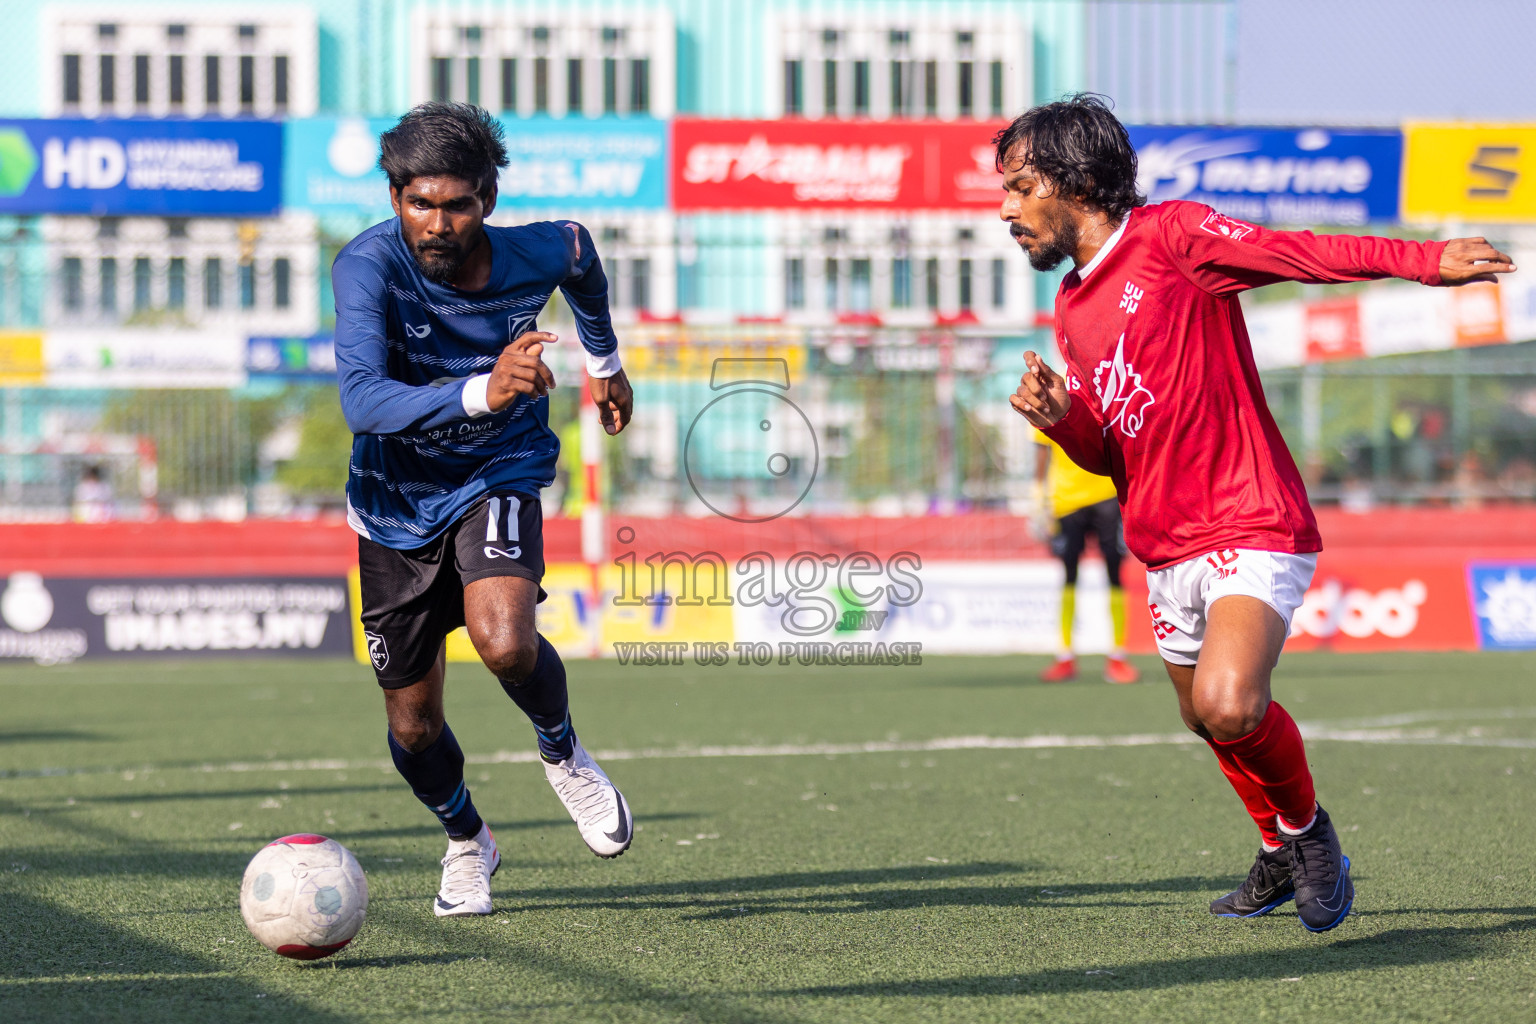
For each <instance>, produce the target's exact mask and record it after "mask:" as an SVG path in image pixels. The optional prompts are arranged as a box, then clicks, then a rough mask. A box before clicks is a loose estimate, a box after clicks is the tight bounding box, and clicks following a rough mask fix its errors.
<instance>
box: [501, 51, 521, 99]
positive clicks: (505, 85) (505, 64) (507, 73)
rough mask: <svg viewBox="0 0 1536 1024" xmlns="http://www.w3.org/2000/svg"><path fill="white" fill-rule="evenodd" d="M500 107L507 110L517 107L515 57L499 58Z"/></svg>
mask: <svg viewBox="0 0 1536 1024" xmlns="http://www.w3.org/2000/svg"><path fill="white" fill-rule="evenodd" d="M501 109H502V110H504V111H508V112H510V111H514V110H516V109H517V58H516V57H503V58H502V59H501Z"/></svg>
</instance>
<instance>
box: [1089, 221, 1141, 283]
mask: <svg viewBox="0 0 1536 1024" xmlns="http://www.w3.org/2000/svg"><path fill="white" fill-rule="evenodd" d="M1130 222H1131V215H1130V213H1129V212H1127V213H1126V215H1125V216H1124V217H1122V218H1121V220H1120V226H1119V227H1117V228H1115V233H1114V234H1112V235H1110V236H1109V238H1108V239H1106V240H1105V242H1104V244H1103V245H1101V246H1099V251H1098V252H1096V253H1094V254H1093V259H1091V260H1089V261H1088V262H1087V263H1084V264H1083V265H1082V266H1080V267H1078V268H1077V278H1078V280H1079V281H1081V280H1082V279H1083V278H1085V277H1087V276H1088V275H1089V274H1091V273H1093V268H1094V267H1097V266H1098V265H1099V264H1100V263H1103V262H1104V257H1106V256H1108V255H1109V250H1111V249H1113V248H1114V247H1115V243H1116V242H1118V241H1120V236H1121V235H1123V234H1125V228H1126V225H1128V224H1130Z"/></svg>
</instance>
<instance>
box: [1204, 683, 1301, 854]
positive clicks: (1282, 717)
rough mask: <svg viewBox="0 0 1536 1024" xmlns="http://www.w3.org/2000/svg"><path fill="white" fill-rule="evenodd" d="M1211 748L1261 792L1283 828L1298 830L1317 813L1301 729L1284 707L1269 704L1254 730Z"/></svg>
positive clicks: (1272, 702)
mask: <svg viewBox="0 0 1536 1024" xmlns="http://www.w3.org/2000/svg"><path fill="white" fill-rule="evenodd" d="M1212 745H1213V746H1215V747H1216V748H1217V749H1218V750H1219V751H1220V752H1221V753H1222V754H1225V755H1226V756H1227V757H1230V758H1231V759H1232V761H1233V763H1234V764H1236V766H1237V768H1238V770H1239V771H1240V772H1242V773H1243V774H1244V775H1245V776H1247V777H1248V778H1249V780H1251V781H1252V782H1253V783H1254V784H1255V785H1256V786H1258V787H1259V788H1260V789H1261V790H1263V791H1264V797H1265V799H1266V800H1268V801H1269V805H1270V806H1271V807H1273V808H1274V809H1275V813H1276V814H1278V815H1279V816H1280V822H1281V824H1283V825H1284V826H1285V827H1286V828H1288V829H1294V830H1296V831H1300V830H1301V829H1303V828H1306V827H1307V825H1308V824H1310V823H1311V821H1312V818H1313V815H1314V814H1315V812H1316V811H1317V796H1316V794H1315V793H1314V792H1313V789H1312V770H1311V769H1310V768H1308V767H1307V751H1306V748H1305V747H1304V746H1303V745H1302V742H1301V730H1299V729H1297V728H1296V722H1295V721H1294V720H1293V719H1292V718H1291V716H1290V715H1288V714H1286V712H1285V708H1282V707H1281V706H1280V705H1279V704H1278V703H1276V702H1274V701H1270V704H1269V710H1268V711H1266V712H1265V713H1264V720H1263V721H1262V722H1260V723H1259V727H1258V728H1257V729H1255V730H1253V732H1251V733H1249V734H1248V735H1246V736H1243V737H1240V738H1239V739H1235V740H1230V741H1227V742H1222V741H1220V740H1215V741H1213V743H1212ZM1223 761H1225V758H1223Z"/></svg>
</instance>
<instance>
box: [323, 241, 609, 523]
mask: <svg viewBox="0 0 1536 1024" xmlns="http://www.w3.org/2000/svg"><path fill="white" fill-rule="evenodd" d="M485 235H486V239H487V240H488V241H489V242H490V245H491V280H490V283H489V284H487V285H486V287H485V288H484V289H482V290H480V291H477V292H462V291H459V290H458V289H456V288H453V287H450V286H448V285H441V284H435V283H433V282H432V281H429V280H427V278H426V277H425V276H423V275H422V273H421V270H420V269H419V268H418V267H417V265H416V261H415V259H414V258H413V257H412V256H411V253H410V251H409V249H408V248H407V247H406V244H405V241H404V239H402V238H401V235H400V221H399V220H398V219H392V220H388V221H385V222H384V223H382V224H375V225H374V226H373V227H371V228H369V229H368V230H367V231H364V232H363V233H362V234H361V235H358V236H357V237H356V238H354V239H353V240H352V241H351V242H349V243H347V246H346V248H344V249H342V250H341V252H340V253H339V254H338V255H337V257H336V262H335V264H334V265H333V266H332V267H331V280H332V283H333V284H334V287H335V292H336V373H337V377H338V378H339V380H340V384H341V408H342V412H343V413H344V414H345V415H346V418H347V426H348V427H349V428H351V430H352V433H353V434H354V435H355V436H354V438H353V441H352V464H351V469H350V472H349V474H348V477H347V520H348V522H349V523H351V525H352V528H353V529H354V530H356V531H357V532H358V533H360V534H362V535H363V536H365V537H368V538H370V539H372V540H374V541H376V542H377V543H379V544H382V545H384V546H385V547H390V548H396V549H400V550H407V549H410V548H417V547H421V546H422V545H423V544H425V543H427V542H428V541H430V540H432V539H433V538H434V537H436V536H437V535H438V534H440V533H442V531H443V530H444V529H446V528H447V527H448V525H449V524H450V523H452V522H453V521H454V520H455V519H456V518H458V516H459V515H460V514H462V513H463V512H464V511H465V510H466V509H468V508H469V506H470V505H471V504H473V503H474V501H475V500H476V499H477V498H479V497H480V496H481V495H483V494H485V493H486V492H488V491H494V490H500V491H507V490H511V491H517V492H519V493H522V494H527V495H536V494H537V493H538V491H539V489H540V488H542V487H547V486H549V484H550V483H551V482H553V480H554V478H555V458H556V456H558V455H559V452H560V442H559V441H558V440H557V439H556V438H555V434H554V432H553V431H552V430H550V429H549V400H548V399H547V398H538V399H533V398H532V397H531V396H526V395H521V396H518V398H517V399H516V400H515V401H514V402H513V403H512V404H511V405H510V406H508V407H507V408H506V409H503V410H502V411H501V412H499V413H490V412H488V410H485V409H483V408H481V409H479V410H476V409H475V403H474V402H471V403H470V407H469V408H466V404H465V394H464V391H465V384H466V382H467V381H469V380H470V379H471V378H474V377H476V376H477V375H480V374H486V373H489V372H490V370H491V368H492V367H493V366H494V365H495V364H496V357H497V356H499V355H500V354H501V350H502V349H503V348H505V347H506V346H507V345H508V344H510V343H511V342H512V341H513V340H514V339H516V338H517V337H518V336H519V335H521V334H524V333H525V332H527V331H531V330H535V329H536V328H535V322H534V321H535V318H536V317H537V316H538V314H539V311H540V310H541V309H543V308H544V305H545V303H547V302H548V301H549V299H550V296H551V295H553V294H554V291H555V289H556V288H559V289H560V290H561V292H563V293H564V295H565V297H566V300H567V301H568V302H569V303H570V307H571V310H572V312H573V313H574V314H575V317H576V334H577V337H578V338H579V339H580V341H581V344H582V346H583V347H584V348H585V349H586V350H587V353H588V362H589V365H595V364H598V363H601V364H606V365H608V366H609V367H610V369H608V371H607V372H608V373H612V372H613V369H612V367H616V366H617V350H618V341H617V339H616V338H615V337H614V334H613V325H612V323H611V322H610V320H609V318H608V281H607V279H606V278H605V277H604V276H603V267H602V264H601V263H600V262H599V260H598V258H597V252H596V249H595V247H594V246H593V244H592V236H591V235H589V234H588V233H587V229H586V228H584V227H582V226H581V225H579V224H574V223H567V222H545V223H540V224H525V225H522V226H520V227H514V228H497V227H491V226H490V225H486V227H485ZM598 375H599V376H602V375H603V374H602V373H601V372H599V374H598ZM479 383H480V389H479V390H480V396H481V399H480V400H481V403H482V404H483V401H484V382H483V381H481V382H479ZM473 391H474V388H473V387H472V388H471V392H473Z"/></svg>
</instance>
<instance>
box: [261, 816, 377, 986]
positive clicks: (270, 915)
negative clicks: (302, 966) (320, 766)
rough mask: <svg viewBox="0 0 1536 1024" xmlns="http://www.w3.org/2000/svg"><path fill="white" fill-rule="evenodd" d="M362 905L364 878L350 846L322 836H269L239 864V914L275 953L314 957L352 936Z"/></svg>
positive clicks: (365, 897) (364, 907)
mask: <svg viewBox="0 0 1536 1024" xmlns="http://www.w3.org/2000/svg"><path fill="white" fill-rule="evenodd" d="M367 910H368V879H367V878H365V877H364V876H363V869H362V868H361V867H359V866H358V864H357V858H356V857H354V856H352V851H351V850H348V849H347V848H346V847H345V846H342V845H341V844H340V843H338V842H337V841H336V840H334V839H327V838H326V837H325V836H316V835H296V836H284V837H283V838H281V839H274V840H273V841H272V842H270V843H268V844H267V845H266V846H263V847H262V848H261V851H260V852H259V853H257V854H256V856H254V857H252V858H251V863H250V864H249V865H248V866H247V867H246V869H245V878H244V879H243V880H242V881H241V883H240V916H241V917H243V918H245V926H246V927H247V928H249V929H250V931H251V934H252V935H254V936H256V940H257V941H258V942H260V943H261V944H262V945H263V946H266V947H267V948H268V949H270V950H272V952H274V953H276V954H278V955H279V956H286V957H289V958H290V959H293V960H318V959H320V958H321V957H325V956H330V955H331V954H332V953H334V952H336V951H337V950H338V949H340V948H341V947H343V946H345V945H346V944H347V943H349V942H351V941H352V937H353V936H354V935H356V934H357V930H358V929H359V928H361V927H362V926H363V917H364V915H365V913H366V911H367Z"/></svg>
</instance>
